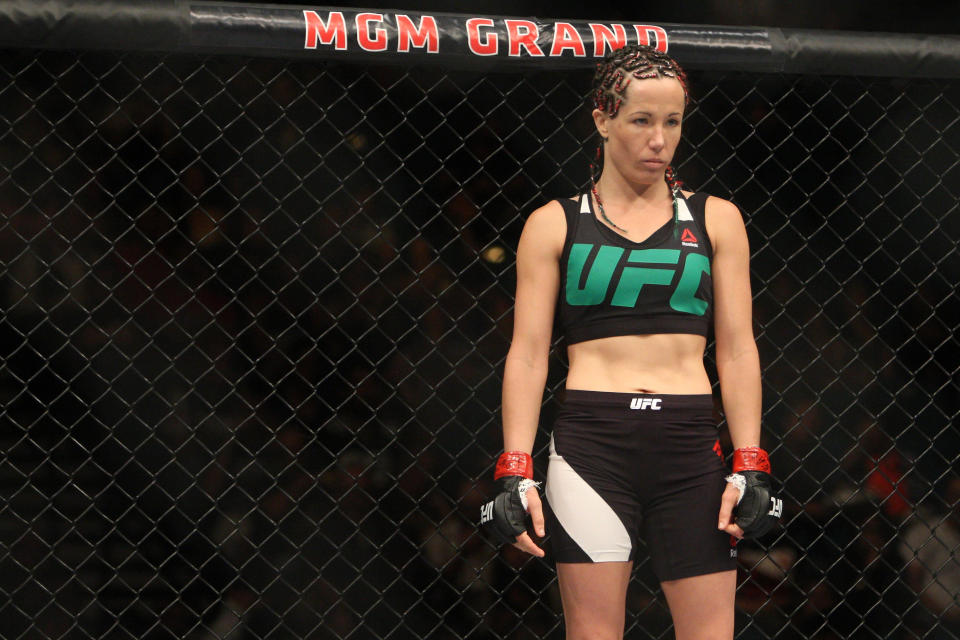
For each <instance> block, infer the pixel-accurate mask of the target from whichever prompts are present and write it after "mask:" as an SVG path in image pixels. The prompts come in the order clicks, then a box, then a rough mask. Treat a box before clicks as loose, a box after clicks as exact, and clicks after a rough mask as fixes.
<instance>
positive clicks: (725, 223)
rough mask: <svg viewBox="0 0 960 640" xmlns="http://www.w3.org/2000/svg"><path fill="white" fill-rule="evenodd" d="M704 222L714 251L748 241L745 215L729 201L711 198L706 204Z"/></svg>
mask: <svg viewBox="0 0 960 640" xmlns="http://www.w3.org/2000/svg"><path fill="white" fill-rule="evenodd" d="M704 222H705V223H706V225H707V235H708V236H710V242H711V243H712V244H713V246H714V249H718V248H720V247H722V246H724V245H727V244H740V242H743V241H746V227H745V226H744V224H743V215H742V214H741V213H740V209H739V208H738V207H737V205H735V204H733V203H732V202H730V201H729V200H724V199H723V198H718V197H716V196H709V197H708V198H707V201H706V203H705V204H704Z"/></svg>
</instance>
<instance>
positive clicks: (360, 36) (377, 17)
mask: <svg viewBox="0 0 960 640" xmlns="http://www.w3.org/2000/svg"><path fill="white" fill-rule="evenodd" d="M371 22H383V14H380V13H358V14H357V42H359V43H360V47H361V48H362V49H363V50H364V51H386V50H387V30H386V29H381V28H379V27H378V28H376V29H374V30H373V33H374V34H376V35H375V36H374V37H373V38H371V37H370V23H371Z"/></svg>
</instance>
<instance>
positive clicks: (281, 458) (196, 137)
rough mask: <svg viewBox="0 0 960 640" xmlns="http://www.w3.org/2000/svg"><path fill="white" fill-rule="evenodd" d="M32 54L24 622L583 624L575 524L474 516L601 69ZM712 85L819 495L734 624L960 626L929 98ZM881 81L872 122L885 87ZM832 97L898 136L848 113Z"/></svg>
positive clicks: (654, 602)
mask: <svg viewBox="0 0 960 640" xmlns="http://www.w3.org/2000/svg"><path fill="white" fill-rule="evenodd" d="M5 60H6V64H7V67H8V68H11V69H17V70H18V71H17V72H16V73H14V74H13V75H14V76H15V81H14V82H13V83H12V84H11V88H8V89H7V96H8V99H7V100H6V101H5V104H3V105H2V106H0V117H2V118H3V121H4V122H5V123H6V124H7V126H8V128H9V131H8V134H7V135H6V136H5V137H4V138H3V139H2V142H0V167H2V171H3V173H4V174H5V177H4V178H3V179H2V182H0V208H2V210H3V212H4V218H3V221H2V222H0V250H2V255H3V256H4V261H3V270H2V273H0V300H2V304H3V317H2V321H0V333H2V336H3V340H2V341H0V344H2V345H3V362H4V367H3V370H2V374H0V389H2V393H3V397H4V418H5V421H6V426H5V428H4V430H3V434H2V435H0V437H2V438H3V446H4V452H5V455H4V458H3V461H2V465H0V483H2V486H3V498H4V501H3V506H0V531H2V536H3V537H2V539H0V554H2V556H0V566H4V567H10V570H9V571H3V572H0V593H3V594H5V597H7V598H8V599H9V602H10V605H9V606H8V608H7V611H8V615H5V616H4V617H5V618H6V620H5V621H4V622H2V623H0V624H5V625H7V627H8V631H9V635H8V634H0V635H4V637H21V636H22V637H73V636H72V635H71V634H73V633H75V632H76V631H77V630H78V629H82V630H83V632H84V633H85V634H86V635H89V636H90V637H103V638H108V637H109V638H112V637H118V638H119V637H130V636H131V635H133V636H136V637H139V638H147V639H152V638H190V639H207V638H209V639H213V638H230V639H232V640H240V639H250V638H274V637H277V638H279V637H283V638H289V637H303V638H328V637H342V638H346V637H356V638H374V637H377V638H384V639H386V638H409V637H416V638H423V639H426V638H438V639H439V638H473V639H481V638H483V639H486V638H491V639H492V638H502V637H510V638H516V639H521V638H524V639H525V638H540V637H561V629H562V626H561V623H560V620H559V618H558V615H559V611H560V607H559V601H558V593H557V590H556V585H555V581H554V573H553V570H552V567H551V566H550V562H549V556H548V558H547V560H545V561H540V560H534V559H530V558H525V557H521V555H520V554H519V552H516V551H515V550H513V549H506V550H503V551H502V552H497V550H495V549H494V548H493V547H492V546H491V545H490V544H489V543H488V542H487V541H486V540H484V539H483V538H482V537H481V536H480V535H479V534H478V533H477V531H476V527H475V524H476V520H477V514H478V509H479V504H480V502H481V501H482V500H483V499H484V498H485V497H486V496H487V495H488V494H489V492H490V491H491V489H492V482H491V481H490V478H491V473H492V463H493V461H494V459H495V456H496V454H497V453H498V450H499V447H500V442H499V438H500V435H499V422H498V416H497V408H498V406H499V393H500V389H499V384H500V374H501V369H500V367H501V366H502V360H503V357H504V356H505V354H506V350H507V347H508V345H509V336H510V330H511V315H510V310H511V305H512V295H513V281H512V278H513V272H512V255H513V254H512V251H513V247H515V246H516V241H517V238H518V236H519V231H520V228H521V227H522V223H523V219H524V216H525V215H526V214H527V213H528V212H529V211H530V210H531V209H532V208H534V207H535V206H536V205H538V204H539V203H541V202H544V201H546V200H547V199H549V198H552V197H559V196H567V195H571V194H572V193H574V192H575V191H576V190H577V188H578V186H580V185H582V184H583V182H584V181H585V180H586V176H587V174H586V165H587V162H588V161H589V158H588V156H589V153H588V150H585V145H584V143H583V140H584V139H586V137H587V136H588V134H589V119H588V118H586V116H585V112H584V110H583V109H578V106H582V103H581V102H580V101H581V100H582V98H581V96H582V95H583V94H584V88H585V86H586V85H585V83H586V82H587V81H588V78H579V77H572V78H566V77H565V78H561V79H559V80H558V79H557V78H556V77H555V76H549V77H541V76H535V75H530V76H510V75H509V74H501V75H493V76H490V77H484V76H479V75H471V74H467V73H465V72H464V73H458V74H446V75H445V74H443V73H442V72H441V71H439V70H426V71H424V72H423V73H421V74H407V73H405V72H404V71H403V70H401V69H374V68H357V67H351V66H349V65H344V66H329V67H319V68H318V66H317V65H305V64H299V63H285V64H281V63H277V62H272V61H241V60H212V61H210V60H208V61H206V62H204V63H203V64H199V63H197V61H195V60H182V59H177V58H171V59H167V60H162V61H161V60H159V59H157V58H151V57H143V58H140V57H135V56H126V57H124V58H123V59H122V60H121V61H120V64H117V60H116V59H115V58H112V57H111V56H109V55H84V56H82V57H81V58H80V59H79V62H78V59H77V58H76V56H72V57H71V56H67V55H65V54H49V53H44V54H39V55H37V56H36V57H34V56H33V55H32V54H31V55H26V54H17V55H14V54H5ZM695 80H696V82H699V83H700V86H703V87H705V86H716V87H719V89H718V90H717V91H714V92H711V93H708V94H707V95H704V96H703V97H702V100H701V101H700V103H699V105H698V111H697V113H695V114H694V116H692V119H691V123H690V129H691V131H692V134H694V135H697V136H698V137H697V138H696V139H695V140H692V141H688V143H687V145H688V146H687V148H686V149H685V150H684V152H685V153H686V154H687V158H686V159H685V160H684V161H683V162H681V164H680V173H681V177H685V178H686V180H687V182H688V184H689V185H690V186H692V187H695V188H698V189H701V188H702V189H703V190H707V191H710V192H712V193H716V194H717V195H721V196H724V197H729V198H732V199H733V200H734V201H735V202H737V203H738V204H740V205H741V208H742V209H743V210H744V212H745V215H746V216H747V219H748V224H749V229H750V233H751V242H752V246H753V250H754V253H755V256H754V274H755V295H756V298H757V311H756V318H757V335H758V343H759V345H760V348H761V354H762V358H761V359H762V361H763V364H764V366H765V434H766V435H765V438H766V440H765V443H764V444H765V446H766V448H767V449H768V450H769V451H770V452H771V455H772V461H773V468H774V474H775V476H776V478H777V480H778V481H779V482H780V483H782V487H783V494H784V496H785V498H786V499H785V508H784V527H783V528H782V529H781V530H779V531H776V532H774V533H771V534H769V535H768V536H767V538H765V539H764V540H763V541H761V542H760V543H743V546H742V551H741V568H742V576H741V577H742V581H741V587H740V592H739V594H740V595H739V601H738V602H739V607H740V613H741V619H740V620H738V629H739V630H740V634H741V635H740V636H739V637H741V638H772V637H777V638H818V639H824V640H830V639H834V638H837V639H839V638H904V639H906V638H914V637H925V638H932V639H937V640H939V639H940V638H958V637H960V603H958V600H957V594H958V593H960V560H958V558H960V475H958V460H960V458H958V455H960V435H958V432H957V427H956V424H955V417H956V414H957V397H956V386H955V383H954V382H951V381H950V377H951V376H955V375H956V373H957V369H956V367H957V364H956V363H957V358H956V339H955V337H953V336H954V334H955V331H956V329H957V319H956V317H955V315H954V316H950V315H948V311H947V309H946V306H947V305H945V304H943V300H945V299H947V298H948V297H949V296H950V295H952V294H955V287H956V279H955V273H956V271H954V272H953V275H951V273H950V271H949V269H952V268H955V267H956V266H957V261H958V257H957V245H956V242H955V240H949V239H948V240H946V241H945V240H944V239H943V236H944V234H945V231H944V229H945V228H946V227H941V226H940V225H941V223H940V222H939V221H938V219H937V218H936V217H935V212H937V211H946V212H950V213H952V214H953V215H954V217H955V216H956V213H957V211H956V210H957V204H956V194H952V193H950V192H949V191H948V190H947V187H945V186H944V185H942V184H935V185H934V187H927V186H925V185H926V183H925V182H924V180H925V179H926V177H925V174H924V175H918V173H919V172H918V170H917V169H916V167H917V165H916V164H914V165H909V162H908V160H904V154H909V153H911V152H910V151H909V150H903V149H901V148H900V147H897V146H896V144H897V140H900V139H902V138H903V137H904V136H903V133H902V132H903V131H904V130H906V131H907V132H908V133H909V127H910V126H912V125H910V124H909V123H912V122H915V121H917V120H918V118H919V117H920V116H923V115H924V113H923V107H922V106H921V107H917V106H916V105H912V106H911V105H904V104H902V103H901V102H898V101H896V100H893V99H891V100H892V102H891V103H890V105H889V110H888V111H887V113H886V114H885V116H884V117H885V118H886V119H887V120H886V121H884V122H886V124H884V123H882V122H881V123H879V124H878V122H879V121H873V122H872V124H861V125H857V124H856V122H857V119H858V118H859V117H860V115H861V112H860V111H858V109H860V108H861V107H858V106H853V107H850V105H849V104H846V103H843V102H839V101H835V102H838V104H839V108H838V106H837V105H833V106H832V107H831V106H830V105H827V104H825V103H826V102H827V101H823V103H824V104H823V105H820V104H819V103H818V105H817V106H816V107H813V106H810V103H809V102H805V101H804V100H803V98H804V96H806V95H808V94H816V93H817V92H819V91H823V90H824V87H825V85H824V84H822V82H821V81H820V80H818V79H806V80H804V79H795V78H781V77H772V78H765V79H763V80H762V83H761V88H762V90H763V91H765V92H768V95H767V97H765V98H763V99H762V100H760V101H759V102H757V100H758V98H757V96H758V90H757V89H756V88H755V86H754V85H753V84H752V83H753V80H751V79H749V78H744V77H740V76H730V77H713V76H708V75H706V74H704V75H703V77H698V78H695ZM696 82H694V86H695V87H696V86H697V84H696ZM713 83H715V85H714V84H713ZM901 84H902V83H901ZM91 86H92V87H93V88H92V89H91ZM851 87H852V88H853V89H856V90H857V91H862V92H866V93H865V94H864V95H869V96H870V100H866V99H864V100H863V101H862V103H863V105H865V106H862V109H863V114H864V115H863V119H862V121H863V122H869V121H870V119H869V117H868V115H870V116H871V117H872V111H870V110H871V109H873V107H872V106H870V105H873V104H877V103H880V101H882V100H883V99H885V98H886V97H887V95H888V93H889V87H888V86H887V85H884V84H883V83H880V82H878V84H877V85H876V86H870V87H864V86H863V85H861V84H860V83H858V82H850V83H848V84H843V83H839V82H838V83H833V84H831V88H832V89H833V90H835V91H837V92H838V95H842V92H843V91H852V90H853V89H851ZM913 89H915V91H914V93H913V95H914V96H915V97H916V96H923V95H925V93H924V92H925V91H928V90H929V87H928V86H927V85H923V84H922V83H921V84H920V86H918V87H915V88H913ZM913 89H912V90H913ZM896 90H897V91H901V90H906V86H905V85H904V86H899V85H898V86H897V87H896ZM951 90H952V91H954V93H956V90H957V88H956V87H953V88H952V89H951ZM738 92H739V93H738ZM871 92H872V93H871ZM759 93H762V92H759ZM545 95H549V96H550V98H549V99H546V98H544V96H545ZM730 96H733V97H730ZM737 96H740V97H739V98H738V97H737ZM778 96H779V97H778ZM916 102H917V103H918V104H920V103H922V101H921V100H920V99H919V98H917V99H916ZM774 104H777V105H778V106H777V108H776V109H774V107H773V105H774ZM858 104H860V103H858ZM955 104H960V101H958V102H956V103H955ZM764 105H765V106H764ZM848 107H849V109H848ZM821 108H823V109H828V110H829V109H831V108H832V109H834V110H835V111H837V112H838V113H839V112H841V111H842V112H843V113H845V114H846V115H837V116H836V117H837V118H839V119H840V120H841V121H842V123H843V125H844V126H845V127H848V128H851V127H855V126H859V127H860V131H861V134H862V136H863V138H864V139H865V138H867V137H869V138H870V139H871V140H872V141H873V143H874V145H875V147H876V148H880V149H881V150H882V151H884V152H886V151H891V152H896V153H899V154H900V155H899V159H898V160H897V161H896V162H894V161H891V162H890V163H889V164H884V163H883V162H881V161H879V160H876V159H875V158H874V156H873V155H872V154H873V152H872V151H862V150H861V149H860V145H861V142H862V141H860V142H856V143H855V144H851V145H850V146H849V148H848V149H847V150H844V149H843V148H842V147H840V148H839V150H838V147H837V145H839V144H840V142H842V140H839V141H838V139H833V138H831V139H830V141H831V144H823V141H822V140H821V137H822V136H823V135H824V132H825V131H827V130H828V129H830V122H828V123H827V124H826V125H823V124H821V127H820V128H817V127H813V128H812V129H811V128H810V127H811V126H813V125H810V124H809V123H810V122H811V120H813V121H816V120H817V118H820V119H826V118H827V116H826V115H825V114H824V113H823V112H818V111H816V109H821ZM918 109H919V114H918V112H917V110H918ZM937 109H940V110H943V109H949V106H944V105H940V106H938V107H937ZM868 111H870V114H867V112H868ZM810 113H813V114H814V116H815V117H812V118H808V115H809V114H810ZM939 113H940V112H939V111H938V112H937V113H936V114H934V115H933V116H931V118H933V117H940V115H938V114H939ZM558 114H573V115H558ZM952 117H953V118H956V113H955V112H953V114H952ZM721 121H725V124H724V125H722V126H721V127H720V128H721V130H723V127H727V128H728V129H729V130H735V129H737V128H738V127H741V126H743V127H748V128H751V127H752V128H753V130H754V131H755V132H756V133H755V134H754V135H753V137H752V138H750V140H752V143H751V144H752V146H750V147H749V149H747V150H743V149H740V150H737V151H734V148H733V147H732V146H731V144H730V143H728V142H725V141H721V140H718V139H717V136H713V135H712V134H708V133H706V131H707V130H708V129H710V128H711V127H713V126H714V125H715V123H718V122H721ZM784 122H786V123H787V126H788V128H790V129H791V130H792V131H793V133H792V134H791V135H792V137H791V138H789V140H790V142H789V144H785V143H783V135H784V134H783V132H782V130H781V127H782V125H783V123H784ZM778 123H779V124H778ZM905 123H906V124H905ZM68 125H69V127H68ZM891 131H898V132H901V133H900V134H899V137H897V136H896V135H894V134H891ZM890 135H893V136H894V137H893V142H891V143H890V145H889V147H884V144H885V143H884V140H885V136H890ZM836 136H837V137H838V138H839V137H840V136H841V134H839V133H838V134H836ZM777 138H779V143H775V140H776V139H777ZM828 138H829V135H828ZM778 144H779V145H780V147H779V148H778V146H777V145H778ZM947 144H948V146H949V145H952V146H951V147H950V148H951V149H952V151H953V154H954V155H953V156H952V157H956V153H957V152H958V150H960V144H958V140H957V139H956V136H955V135H954V137H953V138H952V139H950V140H948V141H947ZM586 146H588V145H586ZM759 149H766V152H767V155H760V151H759ZM773 149H776V151H775V152H774V151H772V150H773ZM733 154H738V155H737V157H738V158H739V163H732V162H727V158H728V157H729V156H731V155H733ZM949 157H950V156H947V159H948V160H949ZM936 161H937V160H936V159H928V160H925V161H924V162H929V163H934V162H936ZM897 162H907V163H908V169H904V170H903V171H901V173H900V174H897V173H896V172H897V171H900V168H899V167H898V166H897ZM878 163H879V164H878ZM881 165H882V166H883V167H884V168H883V171H880V170H879V169H877V168H876V167H878V166H881ZM927 169H928V170H929V172H933V173H936V172H944V173H945V172H946V170H947V167H940V166H938V165H936V164H931V165H929V166H928V167H927ZM811 172H812V174H811ZM783 174H786V176H785V175H783ZM891 174H894V175H897V178H896V181H895V184H896V185H900V186H899V187H898V186H894V187H891V188H890V189H889V190H887V189H886V187H885V186H884V185H881V184H879V181H881V180H882V179H884V178H886V177H889V175H891ZM871 181H873V182H871ZM901 187H902V188H901ZM918 194H919V195H918ZM942 224H943V225H947V224H948V223H947V222H943V223H942ZM953 237H954V238H955V237H956V236H953ZM944 243H946V244H944ZM944 247H946V249H945V250H944ZM563 366H564V350H563V346H562V343H559V342H558V344H557V348H556V350H555V353H554V355H553V356H552V362H551V378H550V380H549V382H548V390H547V396H546V398H547V399H546V403H545V407H544V414H543V422H542V425H543V428H542V429H541V430H540V434H539V436H538V447H539V455H538V456H537V457H536V460H537V464H538V472H542V471H543V470H544V469H545V466H544V465H543V464H542V463H543V462H544V461H543V455H542V454H543V446H544V445H545V443H546V434H548V433H549V426H550V421H551V418H552V415H553V412H554V411H555V409H556V399H557V397H558V396H559V394H561V393H562V386H563ZM721 418H722V416H721V414H720V412H719V410H718V421H719V420H721ZM726 444H727V446H726V451H727V452H728V453H729V451H730V446H729V442H727V443H726ZM641 555H642V554H641ZM51 603H53V604H51ZM628 604H629V618H628V627H629V631H628V637H631V638H643V637H648V636H651V637H657V636H659V635H660V634H662V633H665V632H666V630H667V628H668V626H669V615H668V612H667V610H666V607H665V604H664V602H663V600H662V596H659V595H658V593H657V590H656V584H655V581H654V580H653V577H652V574H651V573H650V570H649V567H648V566H647V565H646V563H644V562H641V563H640V564H639V566H638V567H637V577H636V580H635V581H634V584H633V585H632V590H631V594H630V600H629V603H628ZM38 634H39V635H38ZM951 634H952V635H951ZM78 637H79V636H78Z"/></svg>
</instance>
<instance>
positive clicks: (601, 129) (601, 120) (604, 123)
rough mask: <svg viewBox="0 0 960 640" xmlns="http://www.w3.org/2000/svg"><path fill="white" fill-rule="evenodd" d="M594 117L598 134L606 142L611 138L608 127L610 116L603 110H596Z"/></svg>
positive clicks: (593, 112) (592, 113) (593, 113)
mask: <svg viewBox="0 0 960 640" xmlns="http://www.w3.org/2000/svg"><path fill="white" fill-rule="evenodd" d="M590 115H592V116H593V124H594V125H595V126H596V127H597V132H598V133H599V134H600V137H601V138H603V139H604V140H606V139H607V138H609V137H610V133H609V131H608V127H609V125H610V116H608V115H607V112H606V111H604V110H602V109H594V110H593V111H592V112H591V114H590Z"/></svg>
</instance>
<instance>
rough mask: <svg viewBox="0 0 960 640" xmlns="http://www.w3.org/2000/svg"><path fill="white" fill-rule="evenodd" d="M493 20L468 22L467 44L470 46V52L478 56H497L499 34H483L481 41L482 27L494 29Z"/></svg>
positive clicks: (482, 19) (484, 19) (472, 19)
mask: <svg viewBox="0 0 960 640" xmlns="http://www.w3.org/2000/svg"><path fill="white" fill-rule="evenodd" d="M492 26H493V20H491V19H490V18H470V19H469V20H467V42H468V43H469V44H470V51H472V52H473V53H474V54H475V55H478V56H495V55H497V47H498V46H499V43H498V41H497V32H496V31H494V32H493V33H487V34H483V36H482V37H483V39H482V40H481V33H480V27H492Z"/></svg>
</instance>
